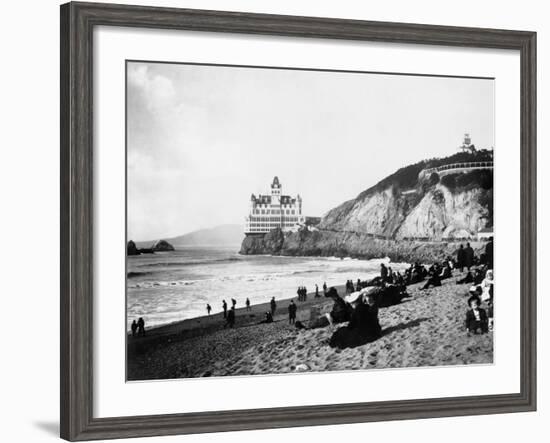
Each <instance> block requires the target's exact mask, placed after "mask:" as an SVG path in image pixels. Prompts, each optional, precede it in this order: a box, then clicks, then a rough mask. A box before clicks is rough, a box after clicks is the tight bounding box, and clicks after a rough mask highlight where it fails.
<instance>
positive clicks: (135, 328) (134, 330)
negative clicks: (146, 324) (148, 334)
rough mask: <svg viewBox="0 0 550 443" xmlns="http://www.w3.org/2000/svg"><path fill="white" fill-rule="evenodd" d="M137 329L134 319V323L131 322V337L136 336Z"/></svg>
mask: <svg viewBox="0 0 550 443" xmlns="http://www.w3.org/2000/svg"><path fill="white" fill-rule="evenodd" d="M137 328H138V325H137V323H136V319H134V321H133V322H132V337H135V336H136V331H137Z"/></svg>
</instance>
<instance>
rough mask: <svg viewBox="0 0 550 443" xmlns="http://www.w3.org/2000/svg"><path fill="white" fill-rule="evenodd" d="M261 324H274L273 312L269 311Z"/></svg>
mask: <svg viewBox="0 0 550 443" xmlns="http://www.w3.org/2000/svg"><path fill="white" fill-rule="evenodd" d="M260 323H273V315H271V312H269V311H267V312H266V313H265V318H264V319H263V320H262V321H261V322H260Z"/></svg>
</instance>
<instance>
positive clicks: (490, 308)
mask: <svg viewBox="0 0 550 443" xmlns="http://www.w3.org/2000/svg"><path fill="white" fill-rule="evenodd" d="M489 295H490V297H491V298H489V300H487V317H488V319H489V322H488V327H489V331H492V330H493V307H494V298H493V285H491V287H490V288H489Z"/></svg>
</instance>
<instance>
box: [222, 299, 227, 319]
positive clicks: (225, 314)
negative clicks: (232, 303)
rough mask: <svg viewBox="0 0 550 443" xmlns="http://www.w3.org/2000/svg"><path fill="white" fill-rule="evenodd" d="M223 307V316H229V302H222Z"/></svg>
mask: <svg viewBox="0 0 550 443" xmlns="http://www.w3.org/2000/svg"><path fill="white" fill-rule="evenodd" d="M222 307H223V318H227V303H226V302H225V300H224V301H223V303H222Z"/></svg>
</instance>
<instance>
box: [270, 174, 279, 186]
mask: <svg viewBox="0 0 550 443" xmlns="http://www.w3.org/2000/svg"><path fill="white" fill-rule="evenodd" d="M271 187H272V188H280V187H281V184H280V183H279V177H277V176H275V177H273V183H271Z"/></svg>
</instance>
